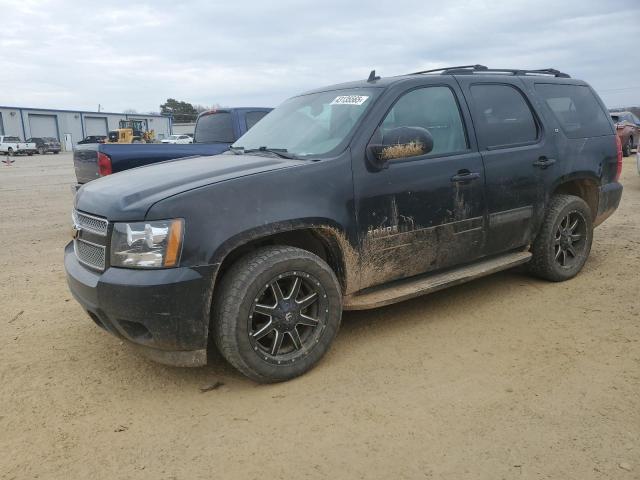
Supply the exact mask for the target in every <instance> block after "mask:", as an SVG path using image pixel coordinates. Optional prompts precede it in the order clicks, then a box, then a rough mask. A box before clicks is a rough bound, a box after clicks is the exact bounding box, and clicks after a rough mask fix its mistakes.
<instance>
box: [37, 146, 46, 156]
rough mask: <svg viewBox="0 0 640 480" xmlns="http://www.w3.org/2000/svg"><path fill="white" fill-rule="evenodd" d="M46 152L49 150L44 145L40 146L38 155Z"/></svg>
mask: <svg viewBox="0 0 640 480" xmlns="http://www.w3.org/2000/svg"><path fill="white" fill-rule="evenodd" d="M45 153H47V151H46V150H45V149H44V147H38V155H44V154H45Z"/></svg>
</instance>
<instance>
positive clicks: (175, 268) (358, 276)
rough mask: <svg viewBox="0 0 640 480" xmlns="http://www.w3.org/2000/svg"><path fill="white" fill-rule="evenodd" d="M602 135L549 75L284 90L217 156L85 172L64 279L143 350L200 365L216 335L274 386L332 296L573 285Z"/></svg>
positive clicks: (102, 322)
mask: <svg viewBox="0 0 640 480" xmlns="http://www.w3.org/2000/svg"><path fill="white" fill-rule="evenodd" d="M616 139H617V137H616V134H615V131H614V127H613V123H612V122H611V119H610V117H609V115H608V112H607V110H606V109H605V107H604V105H603V104H602V102H601V100H600V99H599V98H598V96H597V95H596V94H595V92H594V91H593V90H592V89H591V87H589V85H587V84H586V83H585V82H583V81H580V80H575V79H571V78H570V77H569V76H568V75H566V74H563V73H561V72H558V71H556V70H552V69H548V70H536V71H524V70H493V69H488V68H486V67H483V66H480V65H475V66H466V67H454V68H447V69H441V70H435V71H424V72H416V73H413V74H409V75H403V76H398V77H390V78H379V77H377V76H376V75H375V73H374V72H372V74H371V75H370V76H369V79H368V80H361V81H356V82H352V83H346V84H341V85H335V86H331V87H325V88H322V89H319V90H315V91H311V92H308V93H305V94H302V95H299V96H296V97H293V98H291V99H289V100H287V101H285V102H284V103H283V104H282V105H281V106H280V107H278V108H277V109H275V110H274V111H272V112H271V113H269V114H268V115H267V116H266V117H265V118H264V119H262V120H261V121H260V122H259V123H258V124H257V125H256V126H255V127H253V128H252V129H251V130H250V131H248V132H247V133H246V134H245V135H244V136H242V137H241V138H240V139H239V140H238V141H236V142H235V144H234V145H233V147H232V150H231V151H229V152H227V153H225V154H223V155H219V156H216V157H196V158H190V159H186V160H177V161H169V162H164V163H161V164H158V165H154V166H149V167H142V168H137V169H133V170H129V171H127V172H123V173H118V174H115V175H111V176H109V177H105V178H101V179H99V180H96V181H94V182H91V183H89V184H86V185H85V186H84V187H82V188H81V189H80V190H79V191H78V193H77V195H76V197H75V209H74V211H73V216H74V240H73V242H71V243H70V244H69V245H68V246H67V248H66V251H65V268H66V272H67V279H68V283H69V287H70V289H71V291H72V293H73V295H74V296H75V298H76V299H77V300H78V301H79V302H80V303H81V304H82V306H83V307H84V308H85V309H86V310H87V311H88V313H89V315H90V316H91V318H92V319H93V320H94V321H95V322H96V323H97V324H98V325H99V326H101V327H102V328H104V329H106V330H108V331H109V332H111V333H113V334H114V335H117V336H118V337H121V338H124V339H127V340H129V341H131V342H133V343H134V344H137V345H139V346H141V347H142V349H143V350H144V351H145V352H146V353H147V354H148V355H150V356H151V357H152V358H154V359H156V360H158V361H161V362H165V363H170V364H173V365H192V366H193V365H201V364H204V363H206V359H207V345H208V340H209V339H212V340H213V341H214V342H215V344H216V345H217V347H218V349H219V350H220V352H221V353H222V354H223V355H224V357H225V358H226V359H227V360H228V361H229V362H230V363H231V364H232V365H233V366H234V367H236V368H237V369H238V370H239V371H240V372H242V373H244V374H245V375H247V376H249V377H250V378H252V379H254V380H256V381H259V382H275V381H282V380H287V379H290V378H292V377H295V376H297V375H300V374H302V373H304V372H305V371H307V370H309V369H310V368H311V367H312V366H313V365H314V364H315V363H316V362H318V361H319V360H320V358H321V357H322V356H323V355H324V354H325V352H326V351H327V349H328V348H329V345H330V344H331V342H332V340H333V339H334V337H335V335H336V333H337V331H338V327H339V326H340V321H341V314H342V311H343V309H367V308H374V307H378V306H381V305H388V304H391V303H393V302H398V301H401V300H405V299H408V298H411V297H415V296H417V295H421V294H424V293H428V292H432V291H435V290H438V289H441V288H444V287H447V286H449V285H455V284H459V283H462V282H464V281H467V280H470V279H473V278H477V277H479V276H482V275H487V274H490V273H492V272H496V271H499V270H503V269H506V268H510V267H513V266H515V265H520V264H527V267H528V269H529V270H530V271H531V272H532V273H533V274H535V275H538V276H539V277H542V278H545V279H548V280H551V281H563V280H567V279H570V278H572V277H573V276H574V275H576V274H577V273H578V272H579V271H580V270H581V269H582V267H583V265H584V263H585V261H586V260H587V257H588V255H589V251H590V249H591V242H592V239H593V227H594V226H596V225H598V224H600V223H601V222H603V221H604V220H605V219H606V218H607V217H608V216H609V215H611V214H612V213H613V211H614V210H615V209H616V208H617V206H618V203H619V201H620V197H621V194H622V186H621V185H620V183H618V178H619V175H620V169H621V165H622V163H621V162H622V157H621V150H620V144H619V143H618V142H617V141H616Z"/></svg>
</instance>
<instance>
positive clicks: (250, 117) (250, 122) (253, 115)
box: [246, 112, 269, 130]
mask: <svg viewBox="0 0 640 480" xmlns="http://www.w3.org/2000/svg"><path fill="white" fill-rule="evenodd" d="M267 113H269V112H247V115H246V119H247V130H249V129H250V128H251V127H253V126H254V125H255V124H256V123H258V122H259V121H260V120H262V117H264V116H265V115H266V114H267Z"/></svg>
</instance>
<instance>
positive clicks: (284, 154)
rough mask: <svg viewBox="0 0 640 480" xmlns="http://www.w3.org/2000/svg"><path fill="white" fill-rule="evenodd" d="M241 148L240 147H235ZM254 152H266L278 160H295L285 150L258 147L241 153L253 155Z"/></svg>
mask: <svg viewBox="0 0 640 480" xmlns="http://www.w3.org/2000/svg"><path fill="white" fill-rule="evenodd" d="M237 148H241V147H237ZM255 152H267V153H273V154H274V155H277V156H278V157H280V158H288V159H289V160H291V159H294V158H296V156H295V155H294V154H292V153H288V152H287V149H286V148H270V147H258V148H250V149H249V150H244V149H243V153H255Z"/></svg>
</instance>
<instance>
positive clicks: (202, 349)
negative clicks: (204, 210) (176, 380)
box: [64, 243, 215, 366]
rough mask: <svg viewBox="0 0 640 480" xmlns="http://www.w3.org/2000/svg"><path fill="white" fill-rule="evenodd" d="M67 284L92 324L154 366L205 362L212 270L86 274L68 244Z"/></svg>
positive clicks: (93, 272) (66, 256)
mask: <svg viewBox="0 0 640 480" xmlns="http://www.w3.org/2000/svg"><path fill="white" fill-rule="evenodd" d="M64 265H65V270H66V273H67V283H68V285H69V289H70V290H71V293H72V294H73V296H74V298H75V299H76V300H77V301H78V302H79V303H80V304H81V305H82V307H83V308H84V309H85V310H86V311H87V313H88V314H89V316H90V317H91V318H92V319H93V321H94V322H95V323H96V324H97V325H99V326H100V327H102V328H104V329H105V330H107V331H108V332H110V333H111V334H113V335H115V336H117V337H119V338H123V339H125V340H128V341H130V342H133V343H134V344H136V345H138V346H139V347H140V350H141V351H142V352H143V353H146V354H147V356H149V357H151V358H152V359H154V360H155V361H158V362H160V363H165V364H170V365H176V366H200V365H204V364H206V361H207V356H206V349H207V342H208V333H209V308H210V304H211V292H212V289H213V273H214V270H215V269H214V267H212V266H207V267H198V268H187V267H182V268H169V269H158V270H133V269H125V268H113V267H112V268H107V270H105V271H104V272H96V271H93V270H90V269H88V268H86V267H85V266H83V265H82V264H81V263H80V262H78V260H77V258H76V255H75V253H74V251H73V243H69V244H68V245H67V246H66V248H65V252H64Z"/></svg>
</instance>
